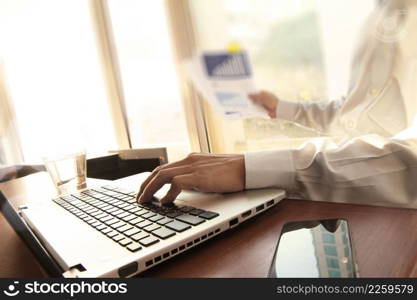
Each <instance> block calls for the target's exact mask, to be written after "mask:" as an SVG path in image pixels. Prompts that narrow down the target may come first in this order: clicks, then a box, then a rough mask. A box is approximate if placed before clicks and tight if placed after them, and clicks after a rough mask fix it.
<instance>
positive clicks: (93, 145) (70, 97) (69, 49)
mask: <svg viewBox="0 0 417 300" xmlns="http://www.w3.org/2000/svg"><path fill="white" fill-rule="evenodd" d="M0 57H1V58H2V59H3V61H4V68H5V73H6V74H7V85H8V86H7V90H8V91H9V93H10V94H9V96H10V99H11V102H12V103H13V106H14V110H15V115H16V120H15V123H16V124H17V128H18V133H19V137H20V141H21V145H22V149H23V156H24V160H25V162H27V163H37V162H40V160H41V156H42V155H44V154H45V152H46V151H47V152H49V151H50V150H51V148H55V149H56V150H57V151H65V149H66V148H67V147H68V146H69V145H70V144H71V145H73V144H74V143H77V144H80V145H83V146H85V147H86V148H87V150H88V153H89V154H90V155H99V154H101V153H106V152H107V151H108V150H111V149H115V148H116V147H117V146H116V142H115V137H114V134H113V127H112V124H111V116H110V113H109V110H108V106H107V100H106V98H107V96H106V92H105V86H104V83H103V78H102V69H101V66H100V63H99V60H98V55H97V48H96V42H95V35H94V31H93V26H92V22H91V19H90V11H89V1H84V0H72V1H63V0H61V1H57V0H37V1H31V0H13V1H1V2H0Z"/></svg>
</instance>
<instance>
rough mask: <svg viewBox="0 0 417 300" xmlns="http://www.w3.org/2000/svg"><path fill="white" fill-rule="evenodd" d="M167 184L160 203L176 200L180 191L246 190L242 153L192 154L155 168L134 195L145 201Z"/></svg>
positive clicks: (218, 191)
mask: <svg viewBox="0 0 417 300" xmlns="http://www.w3.org/2000/svg"><path fill="white" fill-rule="evenodd" d="M166 183H170V184H171V188H170V189H169V191H168V193H167V194H166V195H165V196H164V197H163V198H162V199H160V201H161V203H169V202H172V201H174V200H175V198H176V197H177V196H178V195H179V194H180V192H181V190H195V191H200V192H217V193H227V192H238V191H242V190H244V189H245V161H244V156H243V154H203V153H192V154H190V155H188V156H187V158H185V159H183V160H180V161H177V162H174V163H170V164H166V165H163V166H160V167H158V168H156V169H155V170H154V171H153V172H152V174H151V175H149V177H148V178H147V179H146V180H145V181H144V182H143V184H142V185H141V187H140V191H139V193H138V196H137V200H138V201H139V203H143V202H147V201H150V200H151V199H152V196H153V195H154V194H155V193H156V192H157V191H158V190H159V189H160V188H161V187H162V186H163V185H164V184H166Z"/></svg>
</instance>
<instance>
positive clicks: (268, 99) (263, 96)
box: [249, 91, 279, 119]
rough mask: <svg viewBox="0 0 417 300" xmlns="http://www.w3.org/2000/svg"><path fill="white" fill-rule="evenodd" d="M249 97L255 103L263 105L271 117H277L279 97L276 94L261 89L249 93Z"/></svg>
mask: <svg viewBox="0 0 417 300" xmlns="http://www.w3.org/2000/svg"><path fill="white" fill-rule="evenodd" d="M249 98H250V99H252V101H253V102H254V103H257V104H259V105H261V106H263V107H264V108H265V109H266V111H267V112H268V115H269V116H270V117H271V118H273V119H274V118H276V117H277V113H276V109H277V106H278V103H279V99H278V98H277V97H276V96H275V95H274V94H272V93H270V92H266V91H261V92H259V93H254V94H249Z"/></svg>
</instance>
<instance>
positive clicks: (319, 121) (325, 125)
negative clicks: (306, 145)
mask: <svg viewBox="0 0 417 300" xmlns="http://www.w3.org/2000/svg"><path fill="white" fill-rule="evenodd" d="M343 102H344V99H340V100H333V101H330V102H324V101H323V102H314V103H308V102H307V103H303V102H292V101H286V100H280V101H279V103H278V105H277V108H276V114H277V118H280V119H284V120H287V121H291V122H295V123H297V124H299V125H301V126H305V127H308V128H312V129H314V130H316V131H319V132H321V133H328V132H330V130H331V129H332V128H333V127H334V126H335V125H334V123H335V121H336V120H337V119H338V118H337V116H338V115H339V112H340V108H341V106H342V104H343Z"/></svg>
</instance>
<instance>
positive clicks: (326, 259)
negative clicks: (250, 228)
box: [270, 220, 356, 277]
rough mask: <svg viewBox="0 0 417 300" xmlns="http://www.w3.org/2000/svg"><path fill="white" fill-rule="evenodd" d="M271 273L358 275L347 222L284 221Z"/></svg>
mask: <svg viewBox="0 0 417 300" xmlns="http://www.w3.org/2000/svg"><path fill="white" fill-rule="evenodd" d="M273 273H275V274H273ZM270 276H273V277H356V269H355V263H354V261H353V255H352V250H351V244H350V238H349V230H348V225H347V222H346V221H344V220H326V221H324V222H323V221H321V222H320V221H312V222H293V223H288V224H287V225H285V226H284V228H283V234H282V235H281V238H280V241H279V244H278V248H277V251H276V254H275V258H274V262H273V266H272V268H271V274H270Z"/></svg>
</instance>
